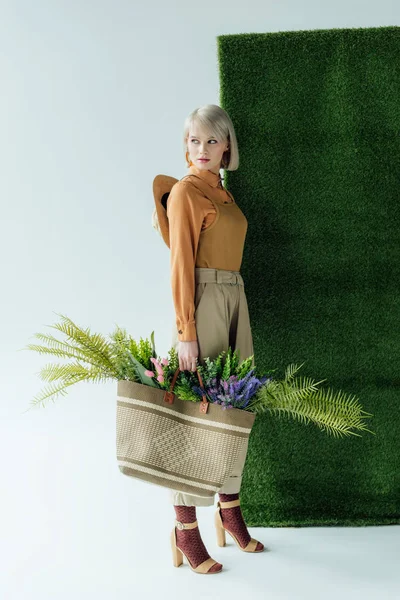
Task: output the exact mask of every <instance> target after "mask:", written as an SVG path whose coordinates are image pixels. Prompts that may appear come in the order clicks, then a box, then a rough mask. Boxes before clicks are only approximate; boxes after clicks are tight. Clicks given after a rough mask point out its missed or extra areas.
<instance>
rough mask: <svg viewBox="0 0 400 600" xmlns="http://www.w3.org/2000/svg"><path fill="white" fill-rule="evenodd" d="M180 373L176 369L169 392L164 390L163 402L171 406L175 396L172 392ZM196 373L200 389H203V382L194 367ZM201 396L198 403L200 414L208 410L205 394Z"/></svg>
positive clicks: (178, 369)
mask: <svg viewBox="0 0 400 600" xmlns="http://www.w3.org/2000/svg"><path fill="white" fill-rule="evenodd" d="M180 371H181V369H180V368H179V367H178V368H177V369H176V371H175V373H174V376H173V378H172V381H171V388H170V389H169V390H165V393H164V400H165V402H168V404H173V403H174V400H175V396H176V394H175V392H174V391H173V389H174V386H175V383H176V380H177V379H178V375H179V373H180ZM196 373H197V377H198V379H199V383H200V387H201V388H202V387H203V380H202V378H201V375H200V373H199V371H198V370H197V367H196ZM202 396H203V397H202V400H201V402H200V412H201V413H206V412H207V410H208V405H209V402H208V400H207V398H206V395H205V394H202Z"/></svg>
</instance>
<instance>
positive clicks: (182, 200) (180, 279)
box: [167, 181, 207, 342]
mask: <svg viewBox="0 0 400 600" xmlns="http://www.w3.org/2000/svg"><path fill="white" fill-rule="evenodd" d="M204 202H207V200H206V199H205V198H203V197H202V194H201V193H199V191H198V190H197V189H196V188H195V187H194V186H193V185H191V184H190V182H185V181H178V182H177V183H176V184H175V185H174V186H173V187H172V189H171V192H170V194H169V197H168V201H167V217H168V222H169V240H170V251H171V255H170V266H171V288H172V297H173V302H174V306H175V313H176V326H177V329H178V339H179V341H182V342H189V341H194V340H197V332H196V324H195V318H194V313H195V306H194V301H195V265H196V254H197V247H198V243H199V237H200V233H201V229H202V224H203V220H204V217H205V216H206V214H207V212H206V205H205V204H204Z"/></svg>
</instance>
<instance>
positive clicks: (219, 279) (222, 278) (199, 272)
mask: <svg viewBox="0 0 400 600" xmlns="http://www.w3.org/2000/svg"><path fill="white" fill-rule="evenodd" d="M195 281H196V283H229V284H231V285H243V286H244V281H243V278H242V276H241V274H240V271H227V270H225V269H209V268H206V267H195Z"/></svg>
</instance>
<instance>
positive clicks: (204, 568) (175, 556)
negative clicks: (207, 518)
mask: <svg viewBox="0 0 400 600" xmlns="http://www.w3.org/2000/svg"><path fill="white" fill-rule="evenodd" d="M175 525H176V527H177V528H178V529H180V530H181V529H193V528H194V527H197V526H198V523H197V519H196V521H194V522H193V523H181V521H178V520H175ZM171 548H172V560H173V563H174V567H180V566H181V564H182V563H183V557H185V558H186V560H187V562H188V565H189V567H190V568H191V569H192V571H194V572H195V573H202V574H204V575H214V573H221V571H222V567H221V569H220V570H219V571H211V572H210V571H209V569H210V568H211V567H212V566H213V565H215V564H217V561H216V560H214V559H213V558H211V557H210V558H207V559H206V560H205V561H203V562H202V563H200V564H199V565H197V567H193V566H192V564H191V562H190V560H189V559H188V557H187V556H186V554H185V553H184V552H183V550H181V549H180V548H178V546H177V545H176V529H175V527H174V528H173V530H172V531H171Z"/></svg>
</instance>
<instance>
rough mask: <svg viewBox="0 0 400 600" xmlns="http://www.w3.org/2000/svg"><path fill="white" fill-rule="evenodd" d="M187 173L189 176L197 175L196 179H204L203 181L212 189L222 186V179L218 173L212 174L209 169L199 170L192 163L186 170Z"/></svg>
mask: <svg viewBox="0 0 400 600" xmlns="http://www.w3.org/2000/svg"><path fill="white" fill-rule="evenodd" d="M188 171H189V173H190V175H197V176H198V177H201V179H204V181H206V182H207V183H208V184H209V185H211V186H212V187H221V186H222V177H221V175H220V174H219V173H218V174H216V173H213V172H212V171H210V170H209V169H207V170H203V169H199V168H198V167H196V165H194V164H193V163H192V164H191V165H190V167H189V168H188Z"/></svg>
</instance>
